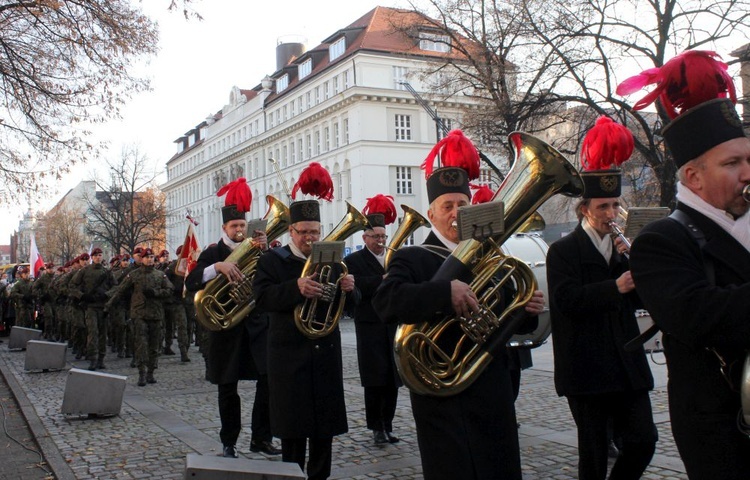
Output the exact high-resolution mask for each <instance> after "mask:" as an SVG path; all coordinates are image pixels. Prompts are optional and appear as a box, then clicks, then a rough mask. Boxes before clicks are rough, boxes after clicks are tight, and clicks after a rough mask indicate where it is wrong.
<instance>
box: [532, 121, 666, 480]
mask: <svg viewBox="0 0 750 480" xmlns="http://www.w3.org/2000/svg"><path fill="white" fill-rule="evenodd" d="M632 151H633V135H632V133H631V132H630V130H628V129H627V128H626V127H623V126H621V125H619V124H617V123H615V122H613V121H612V120H611V119H609V118H608V117H600V118H599V119H598V120H597V121H596V125H595V126H594V127H593V128H592V129H591V130H589V132H588V133H587V135H586V138H585V139H584V141H583V149H582V155H581V163H582V164H583V165H584V167H585V168H586V170H585V171H583V172H581V177H582V179H583V183H584V188H585V190H584V194H583V199H582V200H580V202H579V204H578V206H577V207H576V213H577V214H578V219H579V221H580V223H579V224H578V226H577V227H576V228H575V230H573V232H571V233H570V234H569V235H567V236H565V237H563V238H561V239H560V240H558V241H556V242H555V243H553V244H552V245H551V246H550V248H549V251H548V252H547V282H548V287H549V296H550V315H551V321H552V346H553V349H554V360H555V388H556V390H557V394H558V395H560V396H565V397H566V398H567V400H568V405H569V406H570V411H571V413H572V415H573V419H574V420H575V423H576V427H577V428H578V456H579V461H578V478H580V479H583V480H588V479H597V480H598V479H601V480H604V479H605V478H607V457H608V455H607V453H608V443H609V442H608V437H607V422H608V420H609V419H610V418H611V419H612V421H613V428H614V431H615V432H616V433H617V434H620V435H621V436H622V445H621V453H620V456H619V457H618V458H617V460H616V461H615V464H614V466H613V467H612V473H611V476H610V478H612V479H634V480H635V479H638V478H640V477H641V475H642V474H643V471H644V470H645V469H646V467H647V466H648V464H649V462H650V461H651V457H652V456H653V454H654V450H655V448H656V440H657V432H656V426H655V425H654V421H653V416H652V413H651V401H650V399H649V393H648V392H649V390H651V389H653V387H654V379H653V377H652V376H651V370H650V369H649V366H648V361H647V359H646V354H645V352H644V351H643V348H642V347H640V348H639V349H638V350H637V351H633V352H626V351H625V350H624V346H625V344H626V343H627V342H628V341H630V340H632V339H633V338H635V337H637V336H638V333H639V331H638V324H637V321H636V318H635V309H636V306H637V305H640V300H639V299H638V296H637V294H636V292H635V286H634V284H633V279H632V278H631V274H630V271H629V268H628V261H627V258H626V257H625V256H624V253H625V250H626V246H625V244H624V242H623V241H622V239H620V238H617V239H616V240H613V239H612V227H611V222H614V220H615V219H616V218H617V215H618V213H619V208H620V199H619V197H620V191H621V173H620V170H618V169H609V168H608V167H610V166H611V165H612V164H616V165H620V164H621V163H622V162H624V161H625V160H627V159H628V158H629V157H630V155H631V153H632Z"/></svg>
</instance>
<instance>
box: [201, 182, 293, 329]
mask: <svg viewBox="0 0 750 480" xmlns="http://www.w3.org/2000/svg"><path fill="white" fill-rule="evenodd" d="M266 201H267V202H268V211H267V212H266V215H265V216H264V217H263V218H264V219H265V220H267V223H266V237H267V239H268V242H269V243H270V242H271V241H273V240H275V239H276V238H277V237H279V236H281V235H283V234H284V232H286V230H287V226H288V225H289V221H290V217H289V207H287V206H286V205H285V204H284V203H283V202H282V201H281V200H278V199H276V198H275V197H273V196H272V195H266ZM261 253H262V250H261V248H260V246H259V245H257V244H256V243H255V242H254V241H253V239H252V237H249V238H246V239H244V240H243V241H242V243H240V244H239V245H238V246H237V248H235V249H234V250H233V251H232V253H231V254H230V255H229V256H228V257H227V258H226V260H224V261H225V262H235V263H237V268H239V269H240V271H241V272H242V276H243V278H242V280H240V281H239V282H230V281H229V279H227V277H226V276H224V275H221V274H220V275H219V276H217V277H216V278H214V279H213V280H211V281H210V282H208V283H207V284H206V287H205V288H204V289H203V290H201V291H199V292H198V293H196V294H195V300H194V303H195V313H196V319H197V320H198V322H199V323H200V324H201V325H202V326H203V327H205V328H206V329H208V330H211V331H214V332H218V331H221V330H229V329H231V328H234V327H235V326H237V325H238V324H239V323H240V322H241V321H242V320H243V319H244V318H245V317H246V316H247V315H248V314H249V313H250V312H251V311H253V309H254V308H255V298H254V297H253V290H252V284H253V277H254V276H255V269H256V267H257V264H258V259H259V258H260V255H261Z"/></svg>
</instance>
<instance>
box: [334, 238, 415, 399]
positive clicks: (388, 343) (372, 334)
mask: <svg viewBox="0 0 750 480" xmlns="http://www.w3.org/2000/svg"><path fill="white" fill-rule="evenodd" d="M344 263H346V266H347V268H348V269H349V273H351V274H352V275H354V281H355V283H356V285H357V288H358V289H359V291H360V293H361V295H362V298H361V300H360V303H359V304H358V305H357V307H356V308H355V310H354V329H355V332H356V335H357V360H358V364H359V377H360V380H361V381H362V386H363V387H384V386H394V385H395V386H401V378H400V377H399V376H398V372H397V371H396V364H395V362H394V360H393V338H394V336H395V335H396V328H397V327H398V326H397V325H396V324H394V323H389V324H386V323H384V322H383V321H382V320H380V317H379V316H378V314H377V313H376V312H375V309H374V308H373V306H372V301H371V300H372V296H373V295H374V294H375V291H376V290H377V289H378V287H379V286H380V284H381V283H382V281H383V275H384V274H385V269H384V268H383V267H382V266H381V265H380V262H378V260H377V259H376V258H375V256H374V255H373V254H372V253H371V252H370V251H369V250H368V249H367V248H363V249H362V250H360V251H358V252H354V253H352V254H351V255H348V256H347V257H346V258H345V259H344Z"/></svg>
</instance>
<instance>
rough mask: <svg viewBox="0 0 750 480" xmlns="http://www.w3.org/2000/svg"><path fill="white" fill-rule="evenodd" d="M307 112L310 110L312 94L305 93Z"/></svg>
mask: <svg viewBox="0 0 750 480" xmlns="http://www.w3.org/2000/svg"><path fill="white" fill-rule="evenodd" d="M305 105H306V107H305V110H310V92H307V93H305Z"/></svg>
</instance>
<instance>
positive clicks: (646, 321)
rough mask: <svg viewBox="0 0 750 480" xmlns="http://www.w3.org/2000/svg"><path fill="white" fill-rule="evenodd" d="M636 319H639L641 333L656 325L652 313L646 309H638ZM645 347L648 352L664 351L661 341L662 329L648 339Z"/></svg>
mask: <svg viewBox="0 0 750 480" xmlns="http://www.w3.org/2000/svg"><path fill="white" fill-rule="evenodd" d="M635 319H636V320H637V321H638V330H639V331H640V332H641V333H643V332H645V331H646V330H648V329H649V328H651V327H652V326H653V325H654V321H653V320H652V319H651V315H650V314H649V313H648V312H647V311H646V310H636V311H635ZM643 349H644V350H645V351H646V353H660V352H663V351H664V346H663V345H662V343H661V330H659V331H658V332H656V335H654V336H653V337H651V338H649V339H648V340H646V342H645V343H644V344H643Z"/></svg>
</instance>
